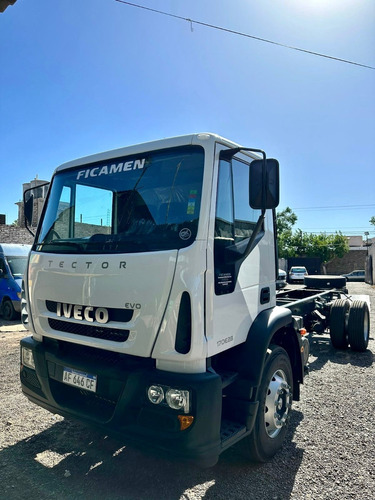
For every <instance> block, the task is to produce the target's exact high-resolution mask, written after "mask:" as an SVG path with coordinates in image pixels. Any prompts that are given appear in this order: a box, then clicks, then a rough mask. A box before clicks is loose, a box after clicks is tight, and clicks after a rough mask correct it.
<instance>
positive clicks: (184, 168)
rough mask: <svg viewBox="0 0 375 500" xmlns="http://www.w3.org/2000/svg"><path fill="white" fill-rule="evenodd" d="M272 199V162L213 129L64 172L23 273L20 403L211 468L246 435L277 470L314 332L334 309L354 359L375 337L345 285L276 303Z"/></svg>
mask: <svg viewBox="0 0 375 500" xmlns="http://www.w3.org/2000/svg"><path fill="white" fill-rule="evenodd" d="M278 193H279V167H278V163H277V161H276V160H270V159H266V155H265V153H264V152H263V151H260V150H257V149H250V148H243V147H241V146H239V145H238V144H235V143H233V142H231V141H228V140H226V139H224V138H222V137H219V136H217V135H213V134H206V133H202V134H194V135H189V136H182V137H175V138H171V139H164V140H160V141H156V142H151V143H146V144H140V145H136V146H131V147H126V148H123V149H117V150H114V151H109V152H105V153H101V154H96V155H93V156H89V157H86V158H83V159H79V160H76V161H72V162H70V163H67V164H64V165H62V166H60V167H58V168H57V169H56V170H55V172H54V174H53V177H52V181H51V185H50V187H49V192H48V196H47V199H46V203H45V205H44V209H43V213H42V217H41V220H40V223H39V226H38V229H37V232H36V236H35V242H34V244H33V247H32V250H31V252H30V256H29V262H28V267H27V272H26V274H25V277H24V287H23V307H22V318H23V322H24V324H25V326H26V327H27V328H28V329H29V330H30V332H31V336H30V337H27V338H24V339H23V340H22V341H21V369H20V378H21V384H22V391H23V392H24V394H25V395H26V396H27V397H28V398H29V399H30V400H31V401H33V402H34V403H36V404H38V405H40V406H42V407H44V408H46V409H48V410H50V411H52V412H54V413H59V414H61V415H63V416H66V417H74V418H77V419H79V420H80V421H83V422H86V423H88V424H92V425H95V426H97V427H99V428H101V429H103V430H104V431H105V432H106V433H110V434H112V435H117V436H119V437H121V439H122V440H123V441H125V442H126V443H129V444H132V445H135V446H137V447H140V448H145V449H148V450H155V451H156V452H159V453H166V454H168V455H169V456H176V457H178V458H181V459H186V460H190V461H193V462H195V463H197V464H199V465H202V466H212V465H214V464H215V463H216V462H217V460H218V457H219V455H220V453H221V452H223V451H224V450H225V449H227V448H228V447H229V446H231V445H232V444H234V443H236V442H238V441H240V440H243V444H244V449H245V450H246V452H247V453H248V456H249V458H250V459H251V460H256V461H266V460H268V459H270V458H271V457H272V456H273V455H274V454H275V453H276V452H277V451H278V450H279V448H280V447H281V446H282V443H283V440H284V437H285V433H286V423H287V421H288V418H289V416H290V412H291V405H292V400H293V399H294V400H298V399H299V393H300V391H299V387H300V384H301V383H302V382H303V378H304V373H305V371H306V365H307V360H308V352H309V348H308V339H307V336H306V335H304V334H306V330H307V328H309V329H310V330H309V331H317V332H318V333H321V332H322V331H324V330H325V328H327V327H328V326H329V319H330V313H331V311H333V318H334V328H333V330H334V334H335V337H334V342H336V343H337V344H340V343H342V344H345V342H347V343H348V342H349V343H351V345H352V347H353V348H354V349H357V350H364V349H366V347H367V343H368V329H369V314H368V308H367V305H366V303H365V302H358V301H357V302H356V303H353V304H352V305H351V304H350V301H349V300H348V299H347V298H345V295H344V296H343V295H342V293H343V292H345V290H343V285H345V278H341V280H344V283H342V282H341V281H340V279H338V280H339V282H338V283H336V285H338V288H340V287H341V291H337V289H336V290H333V291H332V290H328V289H327V290H323V291H319V292H318V291H317V290H316V289H314V288H316V287H314V286H313V285H314V283H310V284H311V285H312V286H311V287H310V290H306V291H305V295H303V296H302V295H301V293H302V292H300V291H298V293H299V295H298V296H293V291H285V292H281V294H280V298H279V299H278V301H279V303H278V302H277V299H276V286H275V280H276V277H277V272H278V265H277V252H276V244H275V241H276V235H275V210H274V209H275V207H276V206H277V204H278V196H279V194H278ZM26 199H27V197H26V198H25V200H26ZM32 203H33V197H32V196H30V194H28V200H27V201H25V215H26V218H27V219H29V220H32V215H31V207H32ZM318 284H319V287H322V286H323V288H327V285H329V283H327V281H324V282H323V281H319V279H318ZM336 288H337V287H336ZM343 297H344V298H343ZM355 304H356V305H355ZM352 311H354V312H353V313H352ZM353 325H354V326H353ZM358 332H359V333H358ZM349 337H350V338H349ZM348 339H349V340H348ZM347 343H346V345H347ZM337 346H338V347H340V346H341V344H340V346H339V345H337Z"/></svg>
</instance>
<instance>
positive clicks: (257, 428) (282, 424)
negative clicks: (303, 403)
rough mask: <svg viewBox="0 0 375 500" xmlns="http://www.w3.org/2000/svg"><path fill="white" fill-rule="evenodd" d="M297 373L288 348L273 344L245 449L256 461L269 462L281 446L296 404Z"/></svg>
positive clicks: (244, 445)
mask: <svg viewBox="0 0 375 500" xmlns="http://www.w3.org/2000/svg"><path fill="white" fill-rule="evenodd" d="M292 391H293V373H292V368H291V364H290V360H289V356H288V355H287V353H286V351H285V350H284V349H282V348H281V347H278V346H270V349H269V351H268V354H267V359H266V362H265V366H264V370H263V378H262V381H261V384H260V387H259V408H258V412H257V416H256V420H255V424H254V429H253V431H252V433H251V434H250V435H249V436H247V437H246V438H244V440H243V450H244V452H245V453H246V456H247V457H248V458H249V459H250V460H251V461H253V462H267V461H268V460H270V459H271V458H272V457H273V456H274V455H275V453H277V452H278V451H279V449H280V448H281V446H282V444H283V442H284V438H285V434H286V424H287V421H288V418H289V414H290V409H291V406H292Z"/></svg>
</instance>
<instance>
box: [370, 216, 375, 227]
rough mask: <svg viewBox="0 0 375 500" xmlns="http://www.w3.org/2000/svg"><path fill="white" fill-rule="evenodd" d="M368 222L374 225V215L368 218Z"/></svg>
mask: <svg viewBox="0 0 375 500" xmlns="http://www.w3.org/2000/svg"><path fill="white" fill-rule="evenodd" d="M369 222H370V224H372V225H373V226H375V215H373V216H372V217H371V219H370V221H369Z"/></svg>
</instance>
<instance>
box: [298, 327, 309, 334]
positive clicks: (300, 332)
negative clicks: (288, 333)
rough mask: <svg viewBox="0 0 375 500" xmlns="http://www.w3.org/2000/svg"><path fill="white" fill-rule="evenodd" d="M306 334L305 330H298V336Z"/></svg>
mask: <svg viewBox="0 0 375 500" xmlns="http://www.w3.org/2000/svg"><path fill="white" fill-rule="evenodd" d="M306 333H307V330H306V328H300V330H299V334H300V335H306Z"/></svg>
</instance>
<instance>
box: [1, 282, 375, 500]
mask: <svg viewBox="0 0 375 500" xmlns="http://www.w3.org/2000/svg"><path fill="white" fill-rule="evenodd" d="M349 292H350V293H353V294H369V295H370V296H371V321H372V323H371V325H372V326H371V338H370V343H369V349H368V350H367V351H366V352H365V353H354V352H353V351H351V350H347V351H336V350H334V349H332V347H331V345H330V341H329V336H328V335H320V336H313V337H312V338H311V339H310V340H311V357H310V375H309V377H307V379H306V381H305V385H304V386H303V388H302V394H301V401H299V402H298V403H295V404H294V407H293V408H294V409H293V411H292V417H291V421H290V424H289V429H288V433H289V436H288V440H287V443H286V445H285V446H284V448H283V449H282V451H281V452H279V453H278V454H277V455H276V456H275V457H274V459H273V460H272V461H271V462H269V463H267V464H263V465H254V464H248V463H246V461H245V460H244V459H243V457H242V456H241V454H240V448H239V447H236V446H235V447H233V448H231V449H230V450H228V451H227V452H225V453H224V454H223V455H222V456H221V458H220V461H219V463H218V464H217V465H216V466H215V467H213V468H212V469H205V470H200V469H196V468H194V467H191V466H186V465H184V464H181V463H178V462H172V461H168V460H164V459H159V458H155V457H152V456H148V455H144V454H142V453H140V452H139V451H136V450H134V449H131V448H129V447H125V446H123V445H122V444H121V443H119V442H117V441H114V440H112V439H110V438H107V437H106V436H103V435H101V434H99V433H97V432H95V431H92V430H91V429H87V428H86V427H83V426H81V425H80V424H78V423H76V422H72V421H68V420H64V419H63V418H62V417H60V416H58V415H52V414H51V413H49V412H47V411H45V410H43V409H41V408H39V407H37V406H35V405H32V404H31V403H29V402H28V400H27V399H26V398H25V397H24V396H23V395H22V394H21V391H20V384H19V380H18V368H19V340H20V339H21V338H22V337H23V336H24V335H25V334H27V332H25V331H22V327H21V326H20V325H17V324H12V325H11V324H10V323H4V322H1V320H0V401H1V407H0V478H1V483H0V484H1V488H0V498H1V499H2V498H4V499H7V500H12V499H17V500H19V499H28V500H33V499H38V500H43V499H55V500H59V499H86V498H90V499H93V500H96V499H98V500H99V499H106V500H107V499H108V500H115V499H116V500H117V499H134V500H135V499H137V500H139V499H147V500H149V499H184V500H188V499H189V500H190V499H201V498H205V499H224V498H225V499H226V500H231V499H254V500H258V499H259V500H268V499H270V500H284V499H289V498H292V499H298V500H303V499H306V500H308V499H311V500H323V499H324V500H346V499H356V500H370V499H371V500H372V499H373V498H374V496H375V469H374V460H373V459H374V444H375V440H374V430H373V429H374V428H373V419H374V410H375V405H374V401H375V397H374V396H375V365H374V353H375V341H374V336H375V335H374V332H375V287H371V286H369V285H367V284H364V283H358V284H357V283H353V284H352V283H350V284H349Z"/></svg>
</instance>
